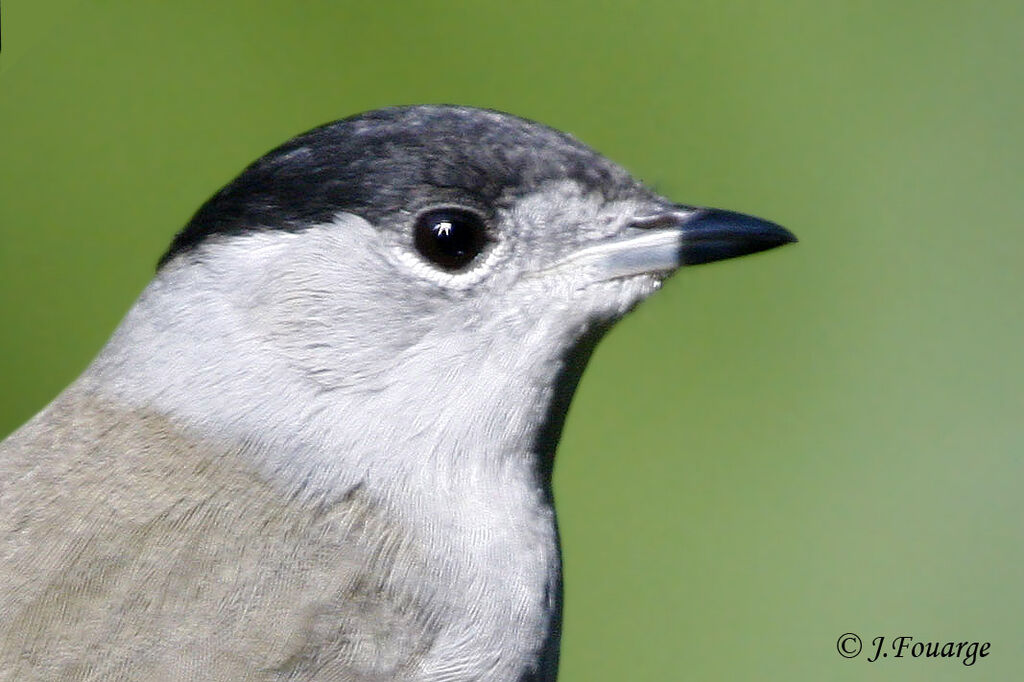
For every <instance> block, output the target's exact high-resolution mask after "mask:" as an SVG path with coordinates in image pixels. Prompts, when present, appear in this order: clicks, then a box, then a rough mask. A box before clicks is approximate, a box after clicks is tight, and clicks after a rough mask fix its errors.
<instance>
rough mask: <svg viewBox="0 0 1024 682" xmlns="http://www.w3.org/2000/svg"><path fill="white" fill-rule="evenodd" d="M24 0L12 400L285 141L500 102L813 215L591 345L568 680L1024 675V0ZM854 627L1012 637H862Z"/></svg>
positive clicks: (645, 160)
mask: <svg viewBox="0 0 1024 682" xmlns="http://www.w3.org/2000/svg"><path fill="white" fill-rule="evenodd" d="M2 13H3V15H2V19H3V51H2V53H0V150H2V151H0V324H2V325H3V332H2V335H0V434H5V433H7V432H9V431H10V430H13V429H14V428H16V427H17V426H18V425H19V424H20V423H21V422H22V421H24V420H25V419H27V418H28V417H29V416H31V415H32V414H33V413H34V412H36V411H37V410H39V409H40V408H41V407H42V406H43V405H45V404H46V403H47V402H48V400H49V399H51V398H52V397H53V396H54V395H55V394H56V393H57V392H59V391H60V389H61V388H62V387H63V386H65V385H66V384H67V383H68V382H69V381H70V380H71V379H73V378H74V377H75V376H76V374H77V373H78V372H80V371H81V370H82V368H83V367H84V366H85V365H86V363H87V362H88V361H89V360H90V358H91V357H92V356H93V355H94V354H95V353H96V352H97V351H98V350H99V348H100V347H101V346H102V344H103V342H104V341H105V339H106V338H107V336H108V335H109V333H110V332H111V330H112V329H113V327H114V326H115V325H116V323H117V322H118V320H119V319H120V317H121V316H122V315H123V313H124V312H125V310H126V309H127V308H128V307H129V306H130V305H131V303H132V301H133V299H134V298H135V296H136V295H137V294H138V292H139V291H140V290H141V289H142V287H143V286H145V284H146V282H147V281H148V280H149V278H150V277H151V275H152V272H153V267H154V264H155V262H156V259H157V257H158V256H159V255H160V253H161V252H162V250H163V249H164V247H165V246H166V245H167V244H168V243H169V240H170V238H171V236H172V234H173V233H174V232H175V231H176V230H177V229H178V228H180V227H181V226H182V225H183V224H184V223H185V221H186V220H187V219H188V218H189V216H190V215H191V213H192V211H194V210H195V209H196V208H197V207H198V205H199V204H200V202H202V201H203V200H204V199H205V198H206V197H207V196H209V195H210V194H211V193H212V192H213V191H214V190H216V189H217V188H218V187H220V186H221V185H222V184H224V183H225V182H226V181H228V180H229V179H230V178H231V177H233V176H234V175H235V174H236V173H237V172H238V171H239V170H240V169H241V168H242V167H243V166H244V165H246V164H247V163H248V162H249V161H251V160H253V159H254V158H255V157H257V156H258V155H260V154H262V153H263V152H264V151H266V150H268V149H269V148H271V147H273V146H275V145H276V144H278V143H279V142H281V141H283V140H285V139H287V138H289V137H291V136H292V135H294V134H296V133H298V132H301V131H303V130H305V129H308V128H310V127H312V126H314V125H317V124H320V123H322V122H325V121H328V120H332V119H335V118H340V117H342V116H345V115H348V114H351V113H355V112H358V111H362V110H366V109H370V108H375V107H378V106H382V105H388V104H400V103H415V102H457V103H464V104H472V105H481V106H487V107H493V108H498V109H504V110H508V111H511V112H514V113H517V114H520V115H523V116H527V117H530V118H535V119H538V120H541V121H544V122H546V123H548V124H550V125H553V126H555V127H559V128H563V129H565V130H568V131H570V132H572V133H574V134H576V135H577V136H579V137H580V138H582V139H583V140H584V141H586V142H587V143H589V144H591V145H592V146H594V147H596V148H597V149H599V150H601V151H602V152H604V153H606V154H607V155H608V156H610V157H611V158H613V159H615V160H617V161H619V162H621V163H623V164H624V165H626V166H627V167H628V168H630V169H631V170H633V171H634V172H635V173H636V174H637V175H638V176H640V177H642V178H644V179H645V180H647V181H648V182H650V183H651V184H653V185H654V186H655V187H656V188H657V189H658V190H660V191H661V192H663V193H665V194H667V195H669V196H671V197H673V198H675V199H677V200H678V201H682V202H686V203H692V204H704V205H711V206H720V207H725V208H731V209H735V210H741V211H747V212H751V213H755V214H758V215H763V216H765V217H769V218H771V219H774V220H776V221H778V222H780V223H782V224H784V225H786V226H787V227H789V228H791V229H792V230H793V231H794V232H795V233H797V234H798V236H799V237H800V238H801V243H800V244H798V245H797V246H795V247H787V248H785V249H782V250H779V251H775V252H771V253H768V254H762V255H758V256H753V257H750V258H745V259H739V260H736V261H730V262H725V263H719V264H714V265H709V266H702V267H699V268H693V269H689V270H686V271H684V272H681V273H679V274H678V275H677V276H676V277H675V278H674V279H673V280H672V281H671V282H669V283H668V284H667V286H666V287H665V288H664V290H663V292H662V293H660V294H659V295H658V296H656V297H654V298H653V299H652V300H651V301H649V302H648V303H646V304H645V305H644V306H642V307H641V308H640V309H639V310H638V311H637V312H636V313H635V314H633V315H632V316H630V317H629V318H627V319H626V320H625V321H624V322H623V323H622V324H620V325H619V326H618V327H617V328H616V329H615V330H614V331H613V332H612V333H611V334H610V336H609V337H608V338H607V339H606V340H605V342H604V343H603V344H602V345H601V347H600V348H599V350H598V352H597V353H596V355H595V357H594V359H593V362H592V364H591V366H590V368H589V370H588V372H587V374H586V375H585V377H584V380H583V383H582V385H581V388H580V391H579V394H578V396H577V398H576V401H575V403H574V405H573V408H572V411H571V414H570V417H569V422H568V424H567V427H566V432H565V438H564V440H563V443H562V447H561V450H560V453H559V459H558V464H557V470H556V493H557V496H558V502H559V511H560V515H561V523H562V530H563V537H564V543H565V559H566V574H567V600H566V620H565V628H564V648H563V667H562V677H561V679H562V680H576V681H582V680H588V681H589V680H634V679H635V680H668V679H701V680H703V679H711V680H719V679H720V680H786V681H789V680H824V679H828V680H929V681H931V680H966V679H972V680H1010V679H1020V674H1021V672H1022V671H1024V617H1022V616H1024V584H1022V573H1024V547H1022V526H1021V524H1022V519H1024V496H1022V495H1021V492H1020V488H1021V484H1022V482H1024V464H1022V457H1021V454H1022V446H1024V427H1022V424H1021V421H1022V417H1024V414H1022V413H1024V409H1022V408H1024V400H1022V390H1021V385H1022V383H1024V359H1022V350H1024V349H1022V345H1024V343H1022V341H1024V320H1022V312H1024V303H1022V290H1024V275H1022V273H1024V267H1022V261H1024V227H1022V226H1024V202H1022V195H1024V192H1022V187H1024V182H1022V180H1024V172H1022V171H1024V162H1022V159H1024V125H1022V118H1024V78H1022V76H1024V66H1022V65H1024V49H1022V47H1021V46H1022V44H1024V41H1022V39H1021V36H1022V34H1024V9H1022V5H1021V3H1019V2H1013V3H1011V2H1003V3H997V2H989V3H966V2H963V3H946V2H846V3H838V2H828V1H821V0H815V1H810V0H799V1H795V2H794V1H787V2H776V3H765V2H734V3H723V2H686V3H684V2H648V3H626V2H620V3H610V2H598V1H595V0H589V1H582V0H575V1H573V2H550V1H549V2H507V1H506V2H477V3H469V2H406V3H399V2H377V3H369V2H333V3H327V2H283V1H282V2H277V3H262V2H240V1H233V2H223V1H222V2H217V3H207V2H202V3H200V2H180V1H179V2H174V3H139V2H131V3H129V2H122V1H114V0H104V1H99V0H97V1H95V2H89V1H80V2H67V1H64V2H61V1H54V0H50V1H48V2H46V3H41V2H31V3H30V2H25V1H22V2H11V1H9V0H8V1H6V2H3V5H2ZM847 631H852V632H855V633H859V634H860V635H861V636H862V637H863V638H864V640H865V642H866V643H868V642H869V640H870V639H871V638H872V637H874V636H876V635H886V636H889V637H892V636H898V635H902V634H909V635H912V636H914V637H915V638H917V639H938V640H942V641H945V640H947V639H952V640H957V641H959V640H982V641H991V642H992V648H991V653H990V656H989V657H988V658H986V659H983V660H981V661H979V662H978V663H977V664H976V665H975V666H974V667H973V668H965V667H964V666H963V665H962V664H961V663H959V662H957V661H952V660H934V659H929V660H925V659H919V660H899V661H894V660H892V659H891V658H890V659H886V660H885V661H881V662H877V663H873V664H872V663H868V662H867V661H865V660H864V657H865V655H866V654H862V655H861V657H860V658H858V659H855V660H845V659H843V658H841V657H840V656H839V655H838V654H837V652H836V639H837V637H838V636H839V635H840V634H842V633H844V632H847Z"/></svg>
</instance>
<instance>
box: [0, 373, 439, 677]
mask: <svg viewBox="0 0 1024 682" xmlns="http://www.w3.org/2000/svg"><path fill="white" fill-rule="evenodd" d="M130 421H131V423H130V424H127V423H126V420H125V419H124V411H123V410H120V409H118V406H116V405H111V404H109V403H104V402H103V401H100V400H97V399H96V398H95V397H93V396H89V395H81V392H78V394H76V392H75V391H74V390H73V389H72V390H69V392H67V393H65V394H64V395H63V396H61V397H60V398H58V399H57V400H56V401H55V402H54V403H53V404H52V405H51V406H50V407H49V408H47V409H46V410H45V411H44V412H43V413H41V414H40V415H39V416H38V417H36V418H35V419H34V420H32V421H31V422H29V423H28V424H27V425H26V426H25V427H23V428H22V429H21V430H19V431H18V432H16V433H15V434H14V435H12V436H11V437H10V438H8V439H7V440H6V441H4V442H3V443H2V444H0V680H23V679H39V680H48V679H53V680H58V679H59V680H118V679H147V680H319V679H331V680H393V679H413V678H415V677H416V675H415V670H416V668H417V663H418V662H419V661H420V659H421V658H422V656H423V654H424V652H425V651H426V650H427V649H428V648H429V646H430V643H431V639H432V633H431V627H430V625H429V620H430V619H429V618H428V617H427V615H425V614H426V611H425V609H424V608H422V607H421V605H419V604H417V603H416V602H415V599H412V598H403V596H402V595H395V594H389V593H388V590H387V588H386V586H385V585H386V581H385V580H383V579H382V577H381V575H380V572H381V571H386V570H387V569H386V567H384V566H379V565H378V566H374V565H373V561H372V559H368V558H367V557H368V555H369V554H370V553H367V552H362V551H361V550H360V549H359V544H358V543H356V542H353V537H355V536H356V535H359V536H363V537H366V536H368V535H371V534H380V537H379V538H378V540H379V541H380V542H389V541H395V542H398V541H399V538H397V537H393V536H395V535H396V534H397V531H396V530H395V529H394V527H392V526H389V525H388V524H387V523H385V520H384V519H383V517H382V516H381V513H380V512H379V509H377V508H376V507H375V505H374V504H373V502H372V500H370V499H369V498H368V496H366V495H365V494H363V493H362V492H361V491H356V492H355V493H354V494H352V495H349V496H346V498H345V499H343V500H340V501H338V502H336V503H333V504H329V505H325V504H320V505H316V506H314V505H304V504H301V503H299V502H296V501H295V500H294V499H289V498H288V497H286V496H284V495H283V494H282V493H281V492H280V491H278V490H275V489H274V487H273V486H272V485H270V484H269V483H268V482H267V481H266V480H265V479H264V478H262V477H261V476H260V475H258V473H257V472H255V471H254V470H253V469H252V468H251V467H248V466H246V464H245V462H246V459H245V458H244V457H239V456H238V452H237V451H235V452H232V451H231V450H230V449H225V448H224V447H220V448H217V447H212V446H211V445H210V444H209V443H201V442H197V441H196V440H194V439H190V438H188V437H186V436H185V435H184V434H183V431H182V430H181V429H179V428H177V427H175V425H174V424H172V423H171V422H170V421H169V420H167V419H166V418H164V417H162V416H160V415H156V414H147V415H139V414H137V413H135V414H133V415H132V419H131V420H130ZM389 538H390V539H389Z"/></svg>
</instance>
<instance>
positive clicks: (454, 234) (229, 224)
mask: <svg viewBox="0 0 1024 682" xmlns="http://www.w3.org/2000/svg"><path fill="white" fill-rule="evenodd" d="M792 240H793V237H792V235H791V234H789V233H788V232H787V231H785V230H783V229H782V228H780V227H777V226H775V225H773V224H771V223H768V222H766V221H761V220H758V219H754V218H749V217H745V216H740V215H738V214H733V213H727V212H723V211H714V210H706V209H695V208H691V207H686V206H681V205H678V204H674V203H672V202H670V201H668V200H666V199H664V198H662V197H660V196H658V195H657V194H655V193H654V192H652V191H651V190H649V189H647V188H646V187H645V186H644V185H643V184H641V183H640V182H638V181H637V180H635V179H634V178H633V177H632V176H631V175H630V174H629V173H627V172H626V171H625V170H623V169H622V168H621V167H619V166H617V165H616V164H614V163H612V162H610V161H608V160H607V159H605V158H604V157H602V156H600V155H599V154H597V153H596V152H594V151H593V150H591V149H589V148H588V147H586V146H584V145H583V144H581V143H580V142H578V141H577V140H575V139H574V138H572V137H570V136H569V135H566V134H564V133H561V132H558V131H556V130H553V129H551V128H548V127H546V126H543V125H540V124H537V123H534V122H531V121H527V120H524V119H520V118H517V117H514V116H510V115H507V114H503V113H498V112H494V111H485V110H479V109H473V108H467V107H455V106H416V107H403V108H392V109H383V110H379V111H374V112H370V113H367V114H363V115H359V116H356V117H353V118H349V119H346V120H343V121H339V122H336V123H332V124H330V125H326V126H323V127H321V128H317V129H315V130H313V131H311V132H308V133H306V134H304V135H300V136H299V137H296V138H295V139H293V140H291V141H289V142H288V143H286V144H285V145H283V146H281V147H279V148H277V149H275V150H273V151H271V152H270V153H268V154H267V155H265V156H264V157H262V158H261V159H259V160H258V161H256V162H255V163H253V164H252V165H251V166H250V167H249V168H247V169H246V170H245V171H244V172H243V173H242V174H241V175H240V176H239V177H238V178H237V179H236V180H234V181H233V182H232V183H230V184H229V185H227V186H226V187H225V188H224V189H222V190H221V191H220V192H218V193H217V194H216V195H214V196H213V197H212V198H211V199H210V200H209V201H208V202H207V203H206V204H205V205H204V206H203V207H202V208H201V209H200V210H199V211H198V212H197V213H196V215H195V216H194V217H193V219H192V220H191V222H190V223H189V224H188V226H187V227H186V228H185V229H184V230H183V231H182V232H181V233H180V234H179V235H178V236H177V238H176V239H175V241H174V243H173V245H172V247H171V249H170V251H169V252H168V253H167V255H165V256H164V258H163V259H162V261H161V271H164V272H171V271H179V272H186V273H187V272H190V271H197V270H206V271H213V272H215V273H216V277H217V280H218V281H219V282H220V285H219V286H220V287H221V288H223V289H224V290H225V294H226V295H230V296H231V297H233V298H234V299H235V300H236V306H241V307H243V308H246V307H247V309H248V310H249V312H250V313H251V315H250V319H249V320H248V324H249V325H251V328H252V329H253V333H254V334H256V335H259V336H260V337H261V338H262V340H263V341H264V342H266V343H268V344H270V345H271V346H273V347H275V348H276V350H277V351H278V352H280V353H281V354H283V356H284V357H286V358H287V360H288V361H289V362H290V363H292V365H293V366H295V367H296V368H297V369H298V370H299V371H301V372H305V373H306V374H307V375H308V377H309V378H310V380H311V381H314V382H316V383H317V384H318V385H320V386H322V387H324V388H327V389H332V388H338V387H342V386H362V387H364V388H373V387H374V385H375V384H376V383H378V382H384V383H386V382H388V381H390V380H391V377H390V371H389V370H390V368H392V367H395V366H401V365H404V364H405V363H410V362H411V363H412V364H414V365H416V366H417V367H419V368H420V369H419V374H418V375H417V376H418V378H419V379H420V380H422V381H427V382H443V381H444V379H445V377H451V376H455V375H458V374H460V373H461V372H460V368H459V365H467V366H468V367H469V368H471V370H472V371H481V370H482V368H481V367H480V366H479V365H478V363H476V362H474V360H473V359H474V358H475V357H479V356H482V355H491V356H493V357H496V358H499V359H500V358H501V357H502V354H509V353H516V354H520V355H532V356H534V357H537V358H541V359H544V356H546V355H551V356H552V358H554V357H556V356H559V357H560V356H561V355H562V354H564V352H565V350H566V348H568V347H570V346H571V345H572V343H573V342H574V341H575V340H576V339H578V338H580V337H581V336H582V335H584V334H586V333H587V331H588V330H590V329H594V328H604V327H606V326H607V324H608V323H609V322H610V321H613V320H615V319H617V318H618V317H620V316H621V315H623V314H624V313H625V312H626V311H628V310H629V309H630V308H631V307H632V306H634V305H635V304H636V303H638V302H639V301H640V300H642V299H643V298H644V297H646V296H647V295H649V294H650V293H651V292H652V291H654V290H655V289H656V288H657V287H658V286H659V284H660V282H661V281H662V280H663V279H664V278H665V277H666V276H667V275H668V274H670V273H671V272H673V271H674V270H675V269H676V268H677V267H678V266H680V265H682V264H686V263H698V262H705V261H709V260H717V259H720V258H727V257H731V256H736V255H741V254H744V253H750V252H754V251H760V250H763V249H767V248H771V247H773V246H777V245H780V244H783V243H786V242H788V241H792ZM191 277H192V275H189V276H188V277H187V278H186V279H188V278H191ZM506 365H507V368H508V371H516V369H517V368H516V366H515V365H516V363H513V362H512V361H511V360H506ZM406 376H408V374H406Z"/></svg>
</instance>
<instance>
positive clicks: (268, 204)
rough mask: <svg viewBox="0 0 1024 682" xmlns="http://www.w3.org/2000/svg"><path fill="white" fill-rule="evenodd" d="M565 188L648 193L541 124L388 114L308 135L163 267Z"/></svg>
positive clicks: (276, 155) (479, 114)
mask: <svg viewBox="0 0 1024 682" xmlns="http://www.w3.org/2000/svg"><path fill="white" fill-rule="evenodd" d="M557 179H571V180H575V181H576V182H578V183H580V184H581V185H582V186H584V187H586V188H588V189H591V190H593V191H597V192H600V193H602V194H604V195H605V196H606V197H608V198H609V199H614V198H618V197H624V196H628V195H635V194H636V193H637V192H639V191H643V190H642V189H641V188H640V187H639V186H638V185H637V184H636V182H635V181H634V180H633V179H632V178H631V177H630V176H629V174H628V173H626V172H625V171H624V170H623V169H621V168H620V167H619V166H617V165H615V164H614V163H612V162H610V161H608V160H607V159H605V158H604V157H602V156H601V155H599V154H597V153H596V152H594V151H593V150H592V149H590V148H589V147H587V146H585V145H583V144H582V143H580V142H579V141H577V140H576V139H575V138H573V137H571V136H570V135H567V134H565V133H562V132H559V131H557V130H554V129H552V128H549V127H547V126H544V125H541V124H539V123H535V122H533V121H528V120H526V119H522V118H518V117H516V116H512V115H510V114H504V113H501V112H496V111H490V110H485V109H474V108H471V107H460V106H444V105H423V106H411V107H395V108H388V109H378V110H375V111H371V112H367V113H364V114H359V115H357V116H353V117H351V118H347V119H343V120H341V121H337V122H334V123H330V124H327V125H324V126H321V127H319V128H316V129H314V130H311V131H309V132H307V133H304V134H302V135H299V136H298V137H295V138H293V139H292V140H290V141H288V142H286V143H285V144H283V145H281V146H280V147H278V148H277V149H274V150H273V151H271V152H269V153H267V154H266V155H265V156H263V157H262V158H260V159H259V160H257V161H256V162H254V163H253V164H252V165H250V166H249V167H248V168H246V169H245V170H244V171H243V172H242V174H241V175H239V176H238V177H237V178H236V179H235V180H233V181H232V182H231V183H230V184H228V185H227V186H226V187H224V188H223V189H221V190H220V191H219V192H217V193H216V194H214V195H213V197H211V198H210V199H209V200H208V201H207V202H206V203H205V204H203V206H202V207H201V208H200V209H199V210H198V211H197V212H196V214H195V215H194V216H193V217H192V219H191V221H189V223H188V224H187V225H186V226H185V228H184V229H183V230H182V231H181V232H180V233H178V235H177V236H176V237H175V239H174V241H173V243H172V244H171V247H170V249H169V250H168V251H167V253H166V254H164V256H163V258H161V259H160V266H163V265H164V264H165V263H167V262H168V261H170V260H171V259H173V258H174V257H175V256H177V255H179V254H181V253H185V252H187V251H190V250H191V249H193V248H195V247H196V246H197V245H198V244H200V243H202V242H203V241H204V240H206V239H207V238H209V237H211V236H214V235H226V234H241V233H245V232H249V231H254V230H301V229H302V228H304V227H308V226H310V225H316V224H322V223H325V222H328V221H330V220H331V219H332V218H333V217H334V216H335V215H337V214H338V213H340V212H349V213H354V214H356V215H359V216H361V217H363V218H365V219H366V220H368V221H370V222H372V223H377V222H378V221H379V220H380V219H381V218H382V217H384V216H385V215H387V214H388V213H391V212H394V211H396V210H398V209H401V208H402V207H404V206H406V205H407V204H408V203H409V201H410V197H415V196H418V195H423V194H424V192H428V191H430V190H437V189H439V188H442V189H454V190H458V191H460V192H464V193H467V194H469V195H471V196H473V197H474V198H475V199H476V200H477V201H478V202H480V203H482V204H484V205H487V206H492V205H494V204H495V203H496V202H499V201H501V200H502V198H503V197H507V196H509V194H510V193H511V194H524V193H528V192H530V191H531V190H534V189H536V188H538V187H539V186H540V185H541V184H543V183H544V182H547V181H550V180H557Z"/></svg>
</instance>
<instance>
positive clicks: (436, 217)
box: [414, 208, 490, 272]
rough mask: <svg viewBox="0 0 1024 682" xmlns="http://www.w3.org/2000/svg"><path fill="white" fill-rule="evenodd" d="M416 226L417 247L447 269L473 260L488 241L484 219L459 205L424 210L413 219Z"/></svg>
mask: <svg viewBox="0 0 1024 682" xmlns="http://www.w3.org/2000/svg"><path fill="white" fill-rule="evenodd" d="M415 229H416V233H415V237H414V244H415V245H416V250H417V251H419V252H420V254H421V255H422V256H423V257H424V258H426V259H427V260H429V261H430V262H431V263H434V264H435V265H437V266H438V267H441V268H443V269H445V270H448V271H449V272H454V271H456V270H461V269H462V268H464V267H466V266H467V265H469V264H470V263H471V262H473V259H474V258H476V257H477V256H479V255H480V252H481V251H483V250H484V247H486V246H487V242H488V241H490V238H489V236H488V234H487V226H486V225H484V221H483V219H482V218H480V216H478V215H477V214H475V213H473V212H471V211H466V210H463V209H459V208H438V209H434V210H432V211H427V212H426V213H424V214H423V215H421V216H420V217H419V218H417V219H416V228H415Z"/></svg>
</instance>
